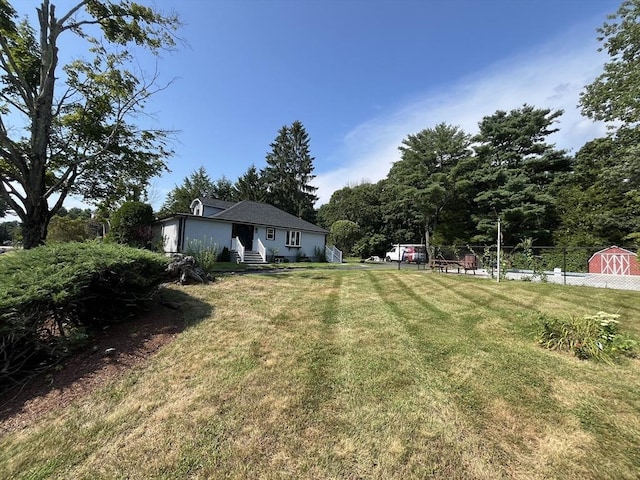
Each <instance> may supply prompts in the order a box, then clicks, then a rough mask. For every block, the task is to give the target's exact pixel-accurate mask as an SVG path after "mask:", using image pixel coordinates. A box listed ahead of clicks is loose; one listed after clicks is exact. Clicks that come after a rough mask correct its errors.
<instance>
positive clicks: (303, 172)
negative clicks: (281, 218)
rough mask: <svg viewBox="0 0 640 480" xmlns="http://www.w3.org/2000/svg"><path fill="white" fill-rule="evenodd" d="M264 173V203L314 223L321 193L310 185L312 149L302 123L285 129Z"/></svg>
mask: <svg viewBox="0 0 640 480" xmlns="http://www.w3.org/2000/svg"><path fill="white" fill-rule="evenodd" d="M266 160H267V166H266V167H265V168H264V170H263V171H262V178H263V180H264V187H265V190H266V192H265V201H266V202H267V203H269V204H271V205H273V206H275V207H278V208H280V209H281V210H284V211H285V212H288V213H291V214H292V215H295V216H297V217H300V218H303V219H304V220H307V221H311V222H313V221H314V220H315V210H314V208H313V205H314V203H315V202H316V200H317V199H318V197H317V196H316V195H315V192H316V191H317V190H318V189H317V188H316V187H314V186H312V185H311V184H310V182H311V181H312V180H313V179H314V178H315V175H313V161H314V158H313V157H312V156H311V153H310V149H309V135H308V134H307V132H306V130H305V128H304V126H303V125H302V123H301V122H299V121H297V120H296V121H295V122H293V123H292V124H291V126H286V125H285V126H283V127H282V128H281V129H280V130H279V131H278V136H277V137H276V139H275V140H274V141H273V143H272V144H271V151H270V152H269V153H268V154H267V157H266Z"/></svg>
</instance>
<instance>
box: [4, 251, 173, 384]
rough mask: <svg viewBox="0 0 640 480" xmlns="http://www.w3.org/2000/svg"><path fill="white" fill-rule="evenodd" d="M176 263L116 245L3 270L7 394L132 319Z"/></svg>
mask: <svg viewBox="0 0 640 480" xmlns="http://www.w3.org/2000/svg"><path fill="white" fill-rule="evenodd" d="M167 263H168V259H167V258H165V257H164V256H162V255H159V254H154V253H151V252H148V251H145V250H138V249H134V248H129V247H124V246H121V245H115V244H100V243H97V242H89V243H61V244H53V245H49V246H44V247H39V248H35V249H31V250H22V251H18V252H15V253H14V254H12V255H10V256H6V258H3V261H2V262H0V344H1V345H3V349H4V351H3V354H2V358H0V389H3V388H5V387H7V386H9V383H10V382H12V381H15V380H16V379H19V378H20V377H22V376H24V375H25V374H28V373H30V372H33V371H34V370H36V369H39V368H41V367H43V366H44V367H46V366H47V365H51V364H52V363H55V362H56V361H58V360H59V359H60V358H61V357H63V356H64V355H66V354H67V353H68V352H69V350H70V349H71V348H72V347H73V346H74V345H77V344H78V343H81V341H82V340H84V339H86V335H87V334H89V333H90V332H91V331H92V330H93V329H96V328H98V327H102V326H104V325H105V324H108V323H113V322H117V321H121V320H123V319H127V318H129V317H130V316H131V315H132V313H134V312H135V311H136V309H138V308H140V307H141V306H143V305H144V303H145V301H146V300H148V299H150V297H151V296H152V294H153V293H154V292H155V290H156V288H157V286H158V285H159V284H160V283H161V282H162V281H163V280H164V279H165V271H166V266H167Z"/></svg>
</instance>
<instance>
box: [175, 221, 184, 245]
mask: <svg viewBox="0 0 640 480" xmlns="http://www.w3.org/2000/svg"><path fill="white" fill-rule="evenodd" d="M178 218H179V219H180V221H179V222H178V245H176V247H177V249H178V253H182V252H183V251H184V230H185V228H184V222H185V220H186V219H185V217H178Z"/></svg>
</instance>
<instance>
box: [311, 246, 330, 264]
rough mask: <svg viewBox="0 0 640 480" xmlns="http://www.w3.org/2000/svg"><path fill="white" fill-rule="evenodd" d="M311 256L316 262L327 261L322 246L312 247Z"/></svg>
mask: <svg viewBox="0 0 640 480" xmlns="http://www.w3.org/2000/svg"><path fill="white" fill-rule="evenodd" d="M313 256H314V257H315V259H316V261H317V262H320V263H326V262H327V253H326V250H325V249H324V248H323V247H315V248H314V249H313Z"/></svg>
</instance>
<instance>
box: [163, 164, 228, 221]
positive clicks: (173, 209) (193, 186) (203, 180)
mask: <svg viewBox="0 0 640 480" xmlns="http://www.w3.org/2000/svg"><path fill="white" fill-rule="evenodd" d="M215 193H216V185H215V184H214V183H213V182H212V181H211V178H209V175H208V174H207V172H206V170H205V168H204V167H200V168H198V170H194V171H193V172H192V173H191V175H190V176H188V177H185V178H184V180H183V181H182V185H176V186H175V187H174V188H173V190H171V191H170V192H169V194H168V195H167V199H166V200H165V202H164V204H163V205H162V208H161V209H160V212H159V214H160V215H162V216H168V215H173V214H175V213H187V212H189V206H190V205H191V202H193V200H194V199H196V198H208V197H214V196H215Z"/></svg>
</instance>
